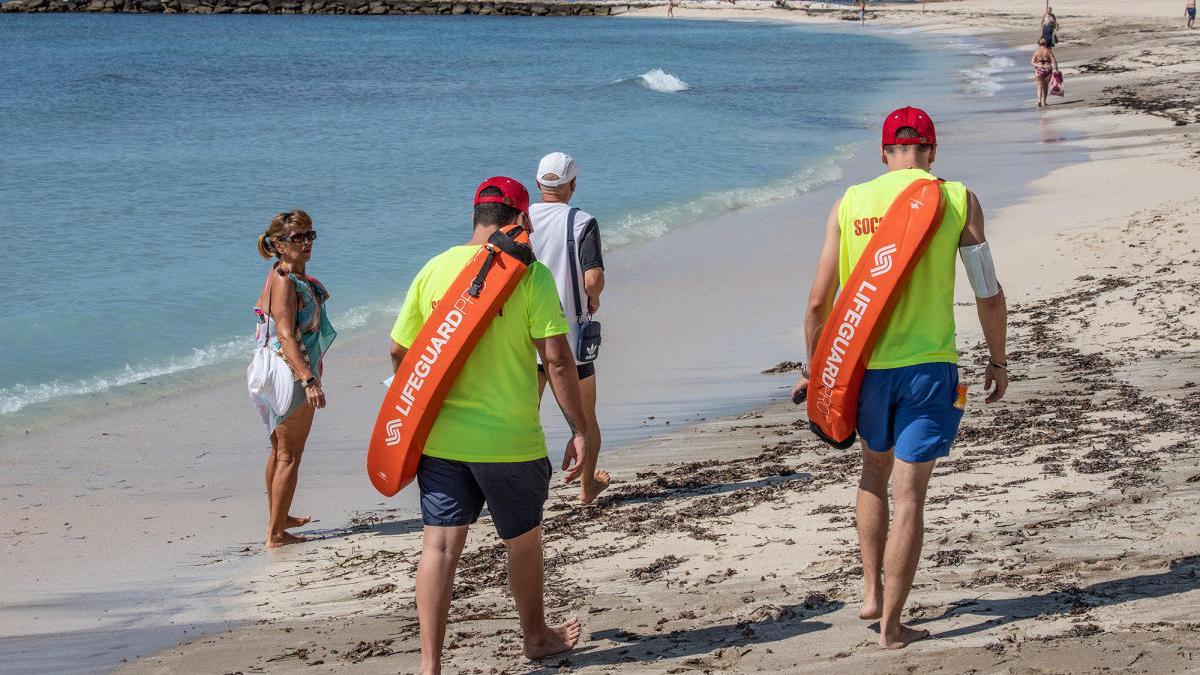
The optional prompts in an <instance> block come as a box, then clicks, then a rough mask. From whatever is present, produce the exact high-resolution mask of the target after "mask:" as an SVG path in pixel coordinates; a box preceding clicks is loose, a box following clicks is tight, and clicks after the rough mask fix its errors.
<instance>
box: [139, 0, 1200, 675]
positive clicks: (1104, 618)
mask: <svg viewBox="0 0 1200 675" xmlns="http://www.w3.org/2000/svg"><path fill="white" fill-rule="evenodd" d="M872 6H873V7H876V6H877V5H876V3H872ZM1040 6H1041V3H1040V2H1026V1H1025V0H1021V1H1020V2H1004V3H1000V2H984V1H983V0H970V1H968V2H961V3H959V2H945V3H937V4H936V8H935V4H934V3H930V8H931V9H930V10H929V13H928V14H926V15H925V16H924V17H922V16H920V15H919V8H903V9H893V8H889V7H887V6H885V5H878V6H877V7H878V8H877V10H876V16H874V17H873V20H874V21H876V22H879V23H881V24H884V25H889V22H890V25H892V26H904V27H907V26H913V25H918V26H919V25H920V24H921V23H922V22H931V21H932V22H933V24H934V26H933V28H935V29H936V30H947V31H955V32H960V33H965V32H982V31H991V32H994V31H1000V33H999V34H998V36H999V37H1001V38H1002V39H1006V40H1008V41H1009V42H1010V43H1012V44H1023V42H1021V40H1022V37H1021V36H1020V35H1017V34H1014V33H1012V32H1011V31H1012V30H1013V29H1014V28H1015V27H1017V26H1023V25H1024V24H1025V23H1027V22H1028V21H1029V18H1028V17H1030V16H1033V17H1034V21H1036V16H1037V15H1038V13H1039V11H1040V9H1039V8H1040ZM934 8H935V9H934ZM1173 8H1174V4H1173V3H1166V2H1163V3H1159V2H1145V3H1139V4H1138V6H1137V7H1136V8H1135V9H1132V10H1127V9H1126V8H1125V7H1124V3H1120V2H1117V1H1116V0H1111V1H1093V2H1087V3H1083V2H1072V1H1061V2H1058V3H1056V9H1057V11H1058V13H1059V16H1060V18H1061V19H1062V20H1063V23H1064V31H1063V38H1064V43H1063V44H1062V46H1061V47H1060V49H1059V58H1060V62H1061V63H1062V65H1063V69H1064V72H1065V73H1066V76H1067V83H1068V92H1069V93H1068V97H1067V98H1066V100H1065V101H1060V100H1054V101H1052V102H1053V103H1055V104H1057V105H1054V106H1053V107H1051V108H1050V109H1049V110H1047V111H1044V112H1042V113H1038V112H1037V111H1035V110H1033V108H1032V83H1030V86H1029V98H1030V101H1029V107H1030V110H1029V113H1028V114H1029V117H1030V119H1031V120H1033V119H1037V117H1036V116H1038V115H1041V119H1042V121H1043V122H1042V127H1041V128H1042V129H1043V130H1044V134H1045V135H1044V138H1043V141H1045V142H1047V143H1052V142H1059V141H1062V142H1067V141H1069V142H1071V143H1072V144H1073V145H1074V146H1075V147H1078V148H1082V149H1083V150H1085V151H1086V152H1087V153H1088V161H1086V162H1083V163H1078V164H1072V165H1070V166H1066V167H1061V168H1058V169H1055V170H1053V171H1051V172H1050V173H1049V175H1046V176H1044V177H1040V178H1037V179H1036V180H1035V181H1034V183H1033V185H1032V188H1031V190H1030V192H1029V195H1028V196H1027V198H1025V199H1022V200H1021V201H1019V202H1018V203H1015V204H1013V205H1011V206H1008V207H1006V208H1003V209H1001V210H999V211H994V210H993V211H989V213H988V231H989V239H990V240H991V241H992V242H993V246H994V248H995V254H996V258H997V263H998V268H999V270H1000V275H1001V279H1002V281H1003V283H1004V285H1005V288H1006V291H1007V294H1008V298H1009V303H1010V310H1011V321H1010V346H1009V353H1010V363H1011V364H1012V366H1013V367H1012V374H1013V377H1012V380H1013V381H1012V386H1011V388H1010V390H1009V396H1008V398H1007V399H1006V400H1005V401H1004V402H1003V403H1002V404H998V405H993V406H984V405H982V404H981V402H980V401H981V399H982V395H981V389H982V382H981V378H982V372H981V368H980V365H981V364H982V363H983V358H984V351H983V349H982V344H981V341H980V337H979V332H978V328H977V322H976V321H975V319H974V310H973V308H972V304H973V303H971V301H970V300H971V297H970V293H969V290H968V289H967V288H966V287H965V284H960V288H959V292H958V299H959V303H960V307H959V326H960V335H959V345H960V349H961V350H962V351H963V357H962V359H961V362H960V366H961V368H962V372H963V379H964V381H965V382H968V383H970V385H971V396H972V401H971V402H970V403H969V405H968V411H967V414H966V417H965V419H964V422H963V426H962V430H961V431H960V434H959V439H958V442H957V444H956V447H955V450H954V452H953V453H952V455H951V457H950V458H949V459H948V460H946V461H943V462H941V463H940V464H939V467H938V469H937V470H936V472H935V478H934V480H933V482H932V485H931V488H930V497H929V509H928V512H927V519H926V520H927V534H926V543H925V548H924V552H923V556H922V562H921V568H920V570H919V571H918V576H917V581H916V586H915V587H914V590H913V594H912V596H911V598H910V605H909V610H908V614H907V615H906V618H907V619H908V620H910V621H912V622H913V623H915V624H917V625H919V626H920V627H922V628H927V629H929V630H930V631H932V633H933V636H932V639H930V640H927V641H923V642H920V643H917V644H914V645H912V646H911V647H910V648H908V649H907V650H905V651H904V652H902V653H898V654H897V653H884V652H881V651H880V650H878V649H877V648H876V647H875V641H876V639H877V633H876V629H877V625H875V624H873V623H872V622H863V621H860V620H859V619H858V618H857V605H858V603H859V602H860V601H861V587H860V583H861V582H860V579H859V574H860V573H861V569H860V567H859V564H858V560H857V545H856V539H855V533H854V521H853V518H854V515H853V494H854V486H855V482H856V477H857V470H858V457H857V451H847V452H841V451H836V450H833V449H830V448H828V447H827V446H823V445H821V444H820V443H819V442H817V441H816V440H815V439H814V438H813V437H812V435H811V434H810V433H809V432H807V431H806V430H805V428H804V426H805V421H804V419H803V416H802V415H801V414H800V412H799V411H797V409H796V408H794V407H793V406H791V405H790V404H789V403H786V402H778V403H774V404H771V405H767V406H765V407H762V408H759V409H756V410H753V411H750V412H747V413H744V414H741V415H738V416H736V417H731V418H722V419H719V420H705V421H702V422H701V423H699V424H695V425H694V426H690V427H688V428H687V429H684V430H681V431H678V432H675V433H672V434H665V435H660V436H656V437H655V438H653V439H651V440H648V441H644V442H641V443H639V444H637V445H636V446H634V447H633V448H630V449H627V450H624V451H622V452H620V453H617V454H616V455H613V461H611V462H610V463H609V465H608V468H609V469H611V470H612V471H613V472H614V477H615V478H616V482H615V484H614V487H613V488H612V489H611V490H610V491H609V492H608V493H606V494H605V495H604V496H603V497H602V498H601V499H600V501H599V503H598V504H597V505H595V506H592V507H588V508H580V507H577V506H576V505H574V503H573V502H572V496H573V493H572V491H570V490H566V489H561V488H556V489H555V495H554V496H553V497H552V500H551V503H550V505H549V507H548V508H549V511H548V518H547V521H546V540H547V544H546V548H547V563H546V569H547V604H548V608H549V610H550V613H551V615H552V617H558V618H561V617H565V616H568V615H576V616H579V617H580V618H581V620H582V621H583V624H584V639H583V640H582V642H581V645H580V647H579V648H578V649H577V650H576V651H575V652H574V653H572V654H570V655H567V656H563V657H558V658H551V659H546V660H543V661H541V662H532V663H531V662H527V661H526V660H524V659H523V658H522V657H521V656H520V649H519V647H520V639H519V634H518V633H517V631H516V617H515V612H514V610H513V608H512V604H511V598H509V597H508V593H507V591H506V590H505V589H504V554H503V550H502V548H501V547H500V545H499V544H498V543H497V542H496V540H495V537H494V534H493V533H492V532H491V531H490V527H489V523H488V521H487V519H486V518H485V519H483V520H482V521H481V523H480V526H479V527H476V528H475V529H474V530H473V532H472V535H471V538H470V540H469V542H468V548H467V551H466V553H465V554H464V558H463V562H462V565H461V566H460V573H459V578H458V583H457V585H456V589H455V600H454V604H453V606H452V610H451V622H452V623H451V626H450V630H449V634H448V638H447V640H448V646H449V648H448V650H447V660H446V664H447V668H448V669H449V670H450V671H452V672H465V673H497V672H564V671H566V670H570V671H572V672H596V673H600V672H612V671H624V672H651V673H659V672H661V673H680V672H742V671H755V670H766V671H775V672H830V671H844V672H1044V671H1051V672H1098V671H1101V670H1109V671H1111V670H1116V671H1122V672H1154V673H1158V672H1190V671H1193V670H1195V669H1196V667H1197V666H1196V665H1195V663H1196V659H1197V658H1200V654H1198V653H1197V652H1200V647H1197V646H1196V645H1197V644H1198V642H1197V631H1198V630H1200V623H1198V622H1197V621H1196V619H1195V617H1196V614H1197V610H1198V609H1200V592H1197V587H1198V586H1200V577H1198V572H1200V556H1198V555H1197V554H1198V553H1200V538H1198V536H1197V535H1196V528H1195V526H1194V523H1195V522H1196V519H1197V517H1198V516H1200V506H1198V504H1200V500H1198V499H1197V497H1198V496H1200V444H1198V442H1197V440H1196V432H1197V431H1200V375H1198V373H1200V369H1198V368H1197V366H1198V365H1200V364H1198V363H1197V360H1198V359H1200V357H1197V353H1198V352H1197V346H1200V316H1198V315H1197V312H1196V308H1195V298H1196V297H1197V292H1198V291H1200V263H1198V262H1197V261H1198V257H1197V253H1198V252H1200V233H1198V231H1197V229H1196V227H1195V225H1194V223H1195V220H1196V218H1197V216H1198V215H1200V199H1197V198H1196V197H1194V196H1193V193H1194V192H1195V187H1196V185H1198V184H1200V182H1198V181H1197V178H1200V175H1198V169H1200V152H1198V150H1200V144H1198V143H1197V137H1196V132H1195V131H1194V129H1193V128H1192V126H1190V123H1191V122H1192V121H1193V120H1192V119H1191V117H1190V115H1191V114H1193V112H1194V110H1195V109H1196V106H1195V104H1194V101H1195V98H1194V95H1193V94H1192V91H1193V90H1192V89H1191V87H1192V86H1193V85H1192V84H1191V83H1190V80H1193V79H1194V76H1195V74H1196V71H1197V70H1198V69H1200V57H1197V56H1196V54H1197V53H1198V52H1196V51H1195V50H1194V49H1191V50H1190V52H1189V51H1188V50H1187V47H1188V46H1191V47H1193V48H1194V47H1195V45H1196V41H1197V40H1198V39H1200V38H1196V37H1194V36H1193V35H1192V34H1187V33H1186V32H1184V31H1182V30H1181V29H1180V26H1181V25H1182V22H1181V21H1180V20H1179V17H1175V16H1174V15H1175V14H1179V13H1180V12H1177V11H1175V9H1173ZM1160 10H1161V11H1160ZM934 12H937V13H938V14H937V15H936V18H933V17H930V16H929V15H930V14H933V13H934ZM695 13H699V11H696V12H695ZM1155 13H1158V15H1157V16H1156V15H1155ZM716 14H719V15H722V16H724V15H730V16H738V15H737V14H736V13H734V14H730V12H729V11H728V10H720V11H719V12H717V13H716ZM922 30H925V29H922ZM1004 31H1010V32H1007V33H1005V32H1004ZM1034 37H1036V34H1034ZM1189 101H1190V103H1189ZM1181 122H1182V123H1183V124H1180V123H1181ZM1028 178H1034V176H1024V175H1021V176H1014V177H1013V179H1014V180H1023V179H1028ZM986 206H987V203H986V201H985V207H986ZM960 281H961V280H960ZM801 285H804V286H806V285H807V280H805V281H804V282H803V283H802V284H801ZM796 311H797V315H798V314H799V303H798V302H797V303H796ZM771 365H772V364H771V363H763V364H762V367H763V368H764V369H765V368H767V367H768V366H771ZM761 377H762V383H763V387H764V389H772V390H773V391H776V392H778V393H779V394H780V395H782V391H781V390H780V389H779V388H780V387H782V386H784V385H785V384H786V383H787V381H788V378H789V377H790V375H786V374H785V375H762V376H761ZM618 458H619V461H618ZM339 534H340V536H336V537H331V538H329V539H327V540H325V541H322V542H319V543H317V544H313V545H308V546H306V547H304V548H303V549H301V550H298V551H297V552H296V553H294V554H293V555H291V556H289V557H288V558H286V559H283V558H281V559H279V560H277V561H276V562H274V563H273V564H271V565H270V567H269V568H268V569H266V570H265V571H263V572H262V573H260V574H257V575H255V576H254V577H253V579H252V581H251V583H250V585H249V588H250V591H249V592H248V593H246V594H245V595H244V597H242V598H241V601H242V602H244V603H245V604H246V606H253V607H255V608H256V610H257V612H258V616H259V617H260V622H259V623H256V624H253V625H247V626H243V627H239V628H237V629H234V630H231V631H228V632H224V633H218V634H215V635H209V636H207V637H204V638H201V639H199V640H196V641H193V642H190V643H186V644H183V645H180V646H178V647H175V648H172V649H168V650H166V651H164V652H162V653H159V654H156V655H154V656H152V657H149V658H146V659H142V660H141V661H138V662H136V663H133V664H130V665H129V666H128V667H127V668H126V670H127V671H130V672H165V671H168V670H170V671H188V672H190V671H207V672H226V671H243V672H251V671H263V670H265V671H280V672H285V671H291V670H299V669H304V670H309V669H310V668H312V667H314V666H315V667H316V668H317V669H319V670H345V669H351V668H354V669H359V670H362V671H363V672H396V671H400V672H410V671H412V670H414V668H415V666H416V663H417V641H416V623H415V616H414V609H413V603H412V577H413V570H414V566H415V563H416V559H417V553H418V547H419V536H420V535H419V522H418V521H415V520H413V519H408V518H397V517H396V512H391V511H380V512H378V513H376V514H364V516H363V517H362V519H361V520H360V521H359V522H358V523H354V524H352V526H351V527H349V528H347V529H345V530H343V531H342V532H340V533H339Z"/></svg>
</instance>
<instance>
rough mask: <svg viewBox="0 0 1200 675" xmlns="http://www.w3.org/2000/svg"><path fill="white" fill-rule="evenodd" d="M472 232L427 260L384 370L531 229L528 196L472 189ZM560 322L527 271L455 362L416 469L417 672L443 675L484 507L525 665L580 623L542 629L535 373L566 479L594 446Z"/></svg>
mask: <svg viewBox="0 0 1200 675" xmlns="http://www.w3.org/2000/svg"><path fill="white" fill-rule="evenodd" d="M473 220H474V232H473V235H472V237H471V239H470V241H468V242H467V243H466V244H464V245H462V246H454V247H452V248H450V249H449V250H447V251H445V252H444V253H441V254H439V255H437V256H435V257H434V258H433V259H432V260H430V261H429V262H428V263H426V264H425V267H423V268H422V269H421V271H420V272H418V273H417V277H416V278H415V279H414V280H413V282H412V286H411V287H410V288H409V289H408V293H407V294H406V295H405V296H404V305H403V306H402V307H401V308H400V315H399V316H398V317H396V325H395V327H394V328H393V329H392V347H391V357H392V370H393V372H394V371H395V370H396V369H398V368H399V367H400V363H401V362H402V361H403V360H404V355H405V353H407V351H408V349H409V347H411V346H412V344H413V341H414V340H416V338H417V334H418V333H420V331H421V326H422V325H423V324H424V323H425V319H426V318H428V317H429V315H430V314H431V313H432V311H433V307H434V304H435V303H437V302H438V301H439V300H440V299H441V298H442V297H443V296H444V295H445V294H446V290H447V288H448V287H449V286H450V284H451V283H452V282H453V281H454V280H455V278H456V277H457V276H458V274H459V272H461V271H462V269H463V267H464V266H466V264H467V263H468V262H469V261H470V260H471V258H472V257H473V256H474V255H475V254H476V253H477V252H478V251H479V248H480V246H483V245H484V244H486V243H487V242H488V239H489V238H490V237H491V236H492V235H493V234H494V233H495V232H496V231H497V230H498V229H501V228H503V229H505V230H507V229H509V228H511V227H513V226H521V227H524V228H526V229H528V228H529V227H530V225H529V223H530V221H529V192H528V191H526V189H525V186H523V185H521V184H520V183H519V182H517V181H515V180H513V179H511V178H506V177H503V176H497V177H496V178H491V179H489V180H487V181H484V182H483V184H481V185H480V186H479V187H478V189H476V190H475V211H474V217H473ZM566 335H567V320H566V318H565V317H564V316H563V310H562V306H561V305H560V304H559V301H558V289H557V287H556V286H555V284H554V276H553V275H552V274H551V273H550V270H549V269H547V268H546V266H545V265H543V264H541V263H539V262H534V263H533V264H531V265H530V266H529V268H528V269H526V270H525V274H524V276H523V277H522V278H521V281H520V282H518V284H517V287H516V289H515V290H514V291H513V293H512V295H511V296H509V298H508V300H506V301H505V303H504V306H503V308H501V310H500V314H499V316H497V317H496V318H494V319H492V322H491V325H489V326H488V327H487V330H486V331H485V332H484V334H483V336H482V337H480V338H479V342H478V343H476V345H475V348H474V350H473V351H472V352H471V356H470V357H469V358H468V359H467V361H466V363H464V364H463V367H462V370H461V371H459V374H458V377H457V378H456V379H455V380H454V384H453V385H451V387H450V389H449V391H447V392H446V398H445V400H444V401H443V402H442V406H441V409H440V411H439V412H438V417H437V421H436V422H434V425H433V428H432V429H430V432H429V437H428V438H427V439H426V441H425V449H424V453H423V454H422V456H421V463H420V466H419V468H418V469H417V485H418V486H419V487H420V490H421V519H422V522H423V523H424V526H425V538H424V544H423V546H422V548H421V560H420V563H419V564H418V565H417V584H416V586H417V588H416V596H417V598H416V599H417V617H418V619H419V621H420V626H421V672H422V673H440V672H441V660H442V643H443V642H444V641H445V638H446V621H447V616H448V614H449V611H450V596H451V591H452V590H453V586H454V571H455V568H457V567H458V558H459V555H460V554H461V553H462V549H463V544H464V543H465V542H466V539H467V528H468V527H469V526H470V525H471V524H472V523H474V522H475V521H476V520H477V519H478V518H479V514H480V511H482V509H483V506H484V504H485V503H486V504H487V507H488V512H489V513H490V514H491V517H492V523H493V524H494V525H495V527H496V533H497V534H498V535H499V536H500V539H502V540H503V541H504V546H505V548H507V549H508V583H509V587H510V588H511V589H512V594H513V599H514V600H515V601H516V605H517V614H518V616H519V617H520V620H521V633H522V637H523V638H524V653H525V656H527V657H529V658H531V659H536V658H542V657H544V656H549V655H551V654H558V653H561V652H565V651H568V650H570V649H571V648H573V647H574V646H575V643H576V642H578V640H579V633H580V627H579V620H578V619H575V618H571V619H569V620H568V621H567V622H566V623H563V624H561V625H558V626H548V625H547V624H546V616H545V611H544V607H543V601H542V584H543V558H542V507H543V505H544V504H545V502H546V498H547V497H548V495H549V490H550V472H551V467H550V460H549V459H548V458H547V456H546V438H545V436H544V435H543V433H542V421H541V415H540V412H539V410H538V408H539V406H538V403H539V399H538V375H537V371H536V370H535V369H534V368H533V367H532V365H531V364H533V363H535V361H536V358H537V357H538V356H540V357H541V361H542V363H543V364H545V370H546V376H547V377H548V378H549V379H550V383H551V385H552V386H553V387H554V390H555V392H557V393H558V403H559V405H560V406H561V407H562V410H563V416H564V417H566V419H567V423H568V424H569V425H570V427H571V431H572V434H573V436H572V440H571V443H570V444H568V446H567V449H566V454H565V456H564V457H563V465H562V468H563V470H564V472H565V477H566V479H567V480H568V481H572V480H576V479H578V477H579V474H580V472H581V471H582V470H583V459H584V458H585V457H588V456H589V455H590V453H591V452H593V450H594V448H591V447H589V445H588V443H589V441H588V438H589V436H588V418H587V417H586V416H585V415H584V411H583V402H582V399H581V398H580V395H579V378H578V374H577V372H576V370H575V358H574V356H573V355H572V353H571V347H570V345H568V344H567V338H566Z"/></svg>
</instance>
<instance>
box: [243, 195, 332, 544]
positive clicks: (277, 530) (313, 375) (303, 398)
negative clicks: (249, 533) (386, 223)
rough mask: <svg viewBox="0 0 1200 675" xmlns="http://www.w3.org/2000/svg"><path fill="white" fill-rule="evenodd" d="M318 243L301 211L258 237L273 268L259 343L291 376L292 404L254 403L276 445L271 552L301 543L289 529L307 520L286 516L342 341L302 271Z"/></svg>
mask: <svg viewBox="0 0 1200 675" xmlns="http://www.w3.org/2000/svg"><path fill="white" fill-rule="evenodd" d="M316 239H317V231H316V230H314V229H313V226H312V219H311V218H309V216H308V214H307V213H305V212H304V211H301V210H300V209H296V210H294V211H287V212H284V213H280V214H278V215H276V216H275V217H274V218H272V219H271V224H270V225H268V226H267V230H266V231H265V232H263V233H262V234H261V235H259V237H258V253H259V255H261V256H262V257H263V258H266V259H268V260H269V259H272V258H274V259H275V262H274V264H273V265H271V271H270V272H268V273H267V281H266V283H265V284H263V289H262V292H261V293H260V294H259V297H258V305H257V306H256V307H255V308H254V312H255V314H256V315H257V316H258V328H257V330H256V333H255V339H256V340H257V341H258V344H259V345H262V346H265V347H268V348H270V349H271V350H273V351H275V352H277V353H278V354H280V355H281V356H282V357H283V360H284V361H285V362H286V363H287V365H288V367H289V368H290V370H291V373H292V375H293V376H294V379H293V382H292V391H291V393H290V398H287V403H286V405H283V406H282V409H280V404H279V402H278V401H274V400H270V397H264V396H254V397H253V399H254V403H255V406H256V407H258V409H259V412H260V413H261V414H262V416H263V421H264V422H266V424H267V433H268V434H269V436H270V439H271V454H270V456H269V457H268V458H267V473H266V482H267V505H268V509H269V516H268V519H267V548H275V547H277V546H284V545H286V544H294V543H296V542H301V541H304V537H301V536H298V535H294V534H291V533H290V532H287V531H286V530H288V529H290V528H295V527H301V526H303V525H305V524H307V523H308V522H309V518H307V517H297V516H292V515H289V514H288V511H289V510H290V509H291V506H292V497H293V496H294V495H295V493H296V482H297V480H298V479H299V477H300V458H301V457H302V456H303V455H304V444H305V442H306V441H307V440H308V432H309V431H310V430H311V429H312V423H313V415H314V414H315V413H316V411H317V410H318V409H319V408H324V407H325V392H324V391H323V390H322V389H321V374H322V363H321V360H322V358H323V357H324V356H325V352H326V351H327V350H328V349H329V346H330V345H331V344H333V339H334V338H335V337H337V331H335V330H334V329H333V326H332V325H331V324H330V323H329V316H328V314H327V312H326V311H325V302H326V301H327V300H328V299H329V292H328V291H326V290H325V287H324V286H322V285H321V282H319V281H317V280H316V279H314V278H313V277H311V276H308V274H307V273H306V272H305V267H306V266H307V264H308V261H309V259H310V258H311V257H312V250H313V242H315V241H316ZM285 398H286V396H285Z"/></svg>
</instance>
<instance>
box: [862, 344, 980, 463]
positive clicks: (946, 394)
mask: <svg viewBox="0 0 1200 675" xmlns="http://www.w3.org/2000/svg"><path fill="white" fill-rule="evenodd" d="M957 398H958V366H957V365H955V364H953V363H921V364H918V365H915V366H905V367H903V368H885V369H880V370H867V372H866V374H865V375H864V376H863V382H862V390H861V391H860V392H859V394H858V434H859V436H861V437H862V439H863V441H864V442H866V444H867V447H868V448H870V449H871V450H874V451H877V452H887V451H888V450H892V449H895V451H896V459H899V460H901V461H905V462H913V463H916V462H928V461H931V460H935V459H938V458H939V457H945V456H947V455H949V454H950V444H951V443H952V442H954V436H955V434H957V433H958V424H959V422H961V421H962V416H963V411H962V410H961V409H959V408H957V407H955V405H954V403H955V400H956V399H957Z"/></svg>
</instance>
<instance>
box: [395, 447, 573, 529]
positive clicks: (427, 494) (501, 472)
mask: <svg viewBox="0 0 1200 675" xmlns="http://www.w3.org/2000/svg"><path fill="white" fill-rule="evenodd" d="M417 486H418V487H420V489H421V522H423V523H425V524H426V525H430V526H432V527H458V526H460V525H470V524H472V523H474V522H475V521H477V520H479V513H480V512H481V511H482V510H483V505H484V503H485V502H486V503H487V507H488V512H489V513H491V514H492V523H493V524H494V525H495V526H496V534H499V535H500V538H501V539H512V538H514V537H519V536H521V535H522V534H525V533H526V532H528V531H530V530H532V529H533V528H535V527H537V526H538V525H541V524H542V507H543V506H544V505H545V503H546V499H547V498H548V497H549V496H550V460H549V459H546V458H545V457H543V458H542V459H535V460H532V461H529V462H457V461H454V460H451V459H439V458H437V457H430V456H428V455H425V456H423V457H421V464H420V466H418V467H417Z"/></svg>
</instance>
